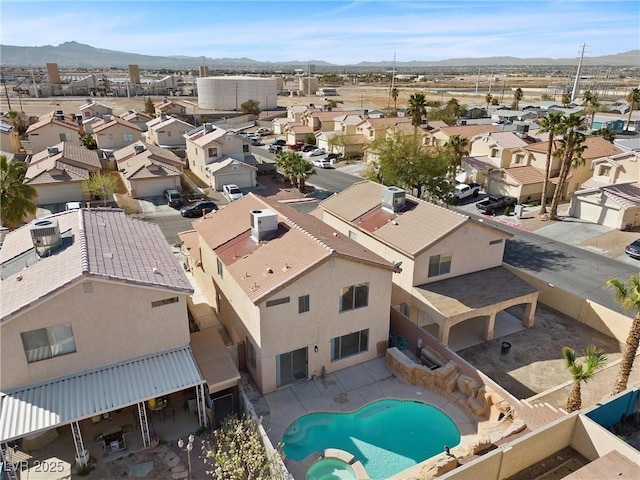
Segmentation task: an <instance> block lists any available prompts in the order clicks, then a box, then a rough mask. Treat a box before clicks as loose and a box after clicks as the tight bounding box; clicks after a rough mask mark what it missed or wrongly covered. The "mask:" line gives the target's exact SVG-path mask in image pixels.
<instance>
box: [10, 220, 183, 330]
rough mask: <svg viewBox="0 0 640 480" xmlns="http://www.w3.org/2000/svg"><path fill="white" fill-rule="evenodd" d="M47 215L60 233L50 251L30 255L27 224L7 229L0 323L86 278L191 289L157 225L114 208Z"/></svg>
mask: <svg viewBox="0 0 640 480" xmlns="http://www.w3.org/2000/svg"><path fill="white" fill-rule="evenodd" d="M47 218H55V219H57V220H58V224H59V226H60V232H61V234H62V237H63V243H62V247H60V249H59V250H57V251H55V252H54V253H53V254H51V255H49V256H47V257H43V258H39V259H37V258H36V256H35V254H34V251H33V244H32V240H31V235H30V227H31V224H27V225H25V226H23V227H21V228H18V229H17V230H14V231H13V232H11V233H9V234H8V235H7V236H6V238H5V241H4V245H3V248H2V249H0V268H1V270H0V271H1V272H2V275H1V280H0V298H2V300H3V301H2V302H0V319H1V320H2V321H4V320H7V319H8V318H9V317H12V316H14V315H16V314H18V313H19V312H20V311H21V310H22V309H24V308H27V307H29V306H32V305H34V304H37V303H39V302H41V301H43V300H44V299H46V298H47V297H48V296H50V295H52V294H54V293H55V292H57V291H60V290H61V289H63V288H65V287H66V286H68V285H71V284H73V283H77V282H79V281H82V280H90V279H91V278H100V279H103V280H107V281H113V282H117V283H122V284H126V285H139V286H148V287H154V288H161V289H166V290H171V291H177V292H181V293H192V292H193V289H192V287H191V284H190V282H189V279H188V278H187V277H186V275H185V273H184V271H183V269H182V267H181V266H180V264H179V263H178V262H177V260H176V258H175V256H174V255H173V253H172V251H171V248H170V247H169V245H168V244H167V242H166V240H165V239H164V236H163V235H162V232H161V231H160V228H159V227H158V226H157V225H155V224H152V223H149V222H144V221H142V220H137V219H132V218H128V217H127V216H126V215H125V214H124V212H123V211H122V210H119V209H101V208H99V209H81V210H73V211H70V212H64V213H61V214H57V215H52V216H51V217H47ZM27 264H28V265H29V267H28V268H23V267H24V266H25V265H27Z"/></svg>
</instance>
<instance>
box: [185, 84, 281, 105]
mask: <svg viewBox="0 0 640 480" xmlns="http://www.w3.org/2000/svg"><path fill="white" fill-rule="evenodd" d="M196 81H197V85H198V106H199V107H200V108H204V109H207V110H223V111H230V110H233V111H240V106H241V105H242V104H243V103H244V102H246V101H247V100H256V101H258V102H260V105H259V108H260V110H269V109H274V108H276V106H277V100H278V99H277V93H278V92H277V88H276V79H275V78H260V77H243V76H229V77H202V78H198V79H196Z"/></svg>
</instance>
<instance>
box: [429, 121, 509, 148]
mask: <svg viewBox="0 0 640 480" xmlns="http://www.w3.org/2000/svg"><path fill="white" fill-rule="evenodd" d="M430 123H433V122H430ZM499 131H500V129H499V128H497V127H495V126H494V125H456V126H453V127H449V126H443V127H437V128H434V129H433V130H430V131H429V130H428V131H425V132H424V141H423V143H424V145H444V144H445V143H447V142H448V141H449V139H450V138H451V137H452V136H453V135H458V136H460V137H462V138H466V139H467V140H469V141H470V140H471V139H472V138H473V137H475V136H476V135H480V134H482V133H492V132H499Z"/></svg>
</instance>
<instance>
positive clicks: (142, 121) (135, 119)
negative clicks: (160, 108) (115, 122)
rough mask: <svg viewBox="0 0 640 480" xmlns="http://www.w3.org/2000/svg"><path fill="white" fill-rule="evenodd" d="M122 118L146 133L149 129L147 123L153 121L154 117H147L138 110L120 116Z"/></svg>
mask: <svg viewBox="0 0 640 480" xmlns="http://www.w3.org/2000/svg"><path fill="white" fill-rule="evenodd" d="M120 118H122V119H123V120H126V121H127V122H130V123H133V124H134V125H137V126H139V127H140V129H141V130H142V131H143V132H146V131H147V130H148V128H149V127H148V126H147V122H150V121H151V120H153V117H151V116H150V115H147V114H146V113H143V112H138V111H136V110H129V111H127V113H125V114H123V115H120Z"/></svg>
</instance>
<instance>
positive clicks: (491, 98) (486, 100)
mask: <svg viewBox="0 0 640 480" xmlns="http://www.w3.org/2000/svg"><path fill="white" fill-rule="evenodd" d="M491 100H493V95H491V94H490V93H487V94H486V95H485V96H484V101H485V102H487V117H488V116H489V105H490V104H491Z"/></svg>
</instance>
